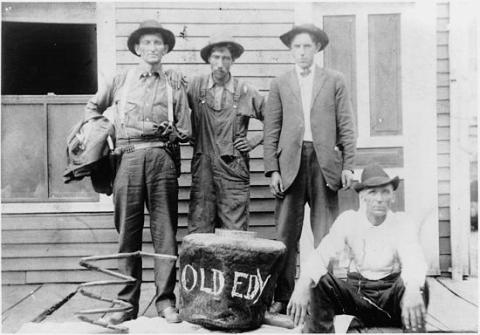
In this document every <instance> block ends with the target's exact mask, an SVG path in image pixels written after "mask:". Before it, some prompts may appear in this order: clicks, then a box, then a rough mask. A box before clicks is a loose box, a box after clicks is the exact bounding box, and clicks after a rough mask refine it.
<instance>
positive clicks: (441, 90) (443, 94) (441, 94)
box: [437, 86, 450, 100]
mask: <svg viewBox="0 0 480 335" xmlns="http://www.w3.org/2000/svg"><path fill="white" fill-rule="evenodd" d="M437 99H438V100H448V99H450V88H449V87H448V86H442V87H440V86H438V87H437Z"/></svg>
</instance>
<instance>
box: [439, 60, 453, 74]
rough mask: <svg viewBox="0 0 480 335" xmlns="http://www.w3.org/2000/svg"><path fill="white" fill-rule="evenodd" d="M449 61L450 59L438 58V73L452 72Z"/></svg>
mask: <svg viewBox="0 0 480 335" xmlns="http://www.w3.org/2000/svg"><path fill="white" fill-rule="evenodd" d="M449 63H450V61H449V60H448V59H439V60H437V73H450V67H449Z"/></svg>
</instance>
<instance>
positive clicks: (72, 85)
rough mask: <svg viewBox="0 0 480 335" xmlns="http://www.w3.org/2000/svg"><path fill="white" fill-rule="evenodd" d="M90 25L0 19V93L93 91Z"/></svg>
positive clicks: (94, 66) (94, 57) (94, 54)
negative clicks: (0, 91)
mask: <svg viewBox="0 0 480 335" xmlns="http://www.w3.org/2000/svg"><path fill="white" fill-rule="evenodd" d="M96 43H97V42H96V27H95V25H94V24H63V23H30V22H27V23H25V22H2V94H12V95H44V94H47V93H55V94H56V95H62V94H93V93H95V92H96V90H97V46H96Z"/></svg>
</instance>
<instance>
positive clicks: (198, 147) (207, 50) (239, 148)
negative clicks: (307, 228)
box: [187, 33, 264, 233]
mask: <svg viewBox="0 0 480 335" xmlns="http://www.w3.org/2000/svg"><path fill="white" fill-rule="evenodd" d="M243 50H244V49H243V47H242V46H241V45H240V44H238V43H236V42H235V41H234V40H233V38H232V37H231V36H228V35H226V34H225V33H220V34H218V35H215V36H212V37H211V39H210V41H209V43H208V45H207V46H205V47H204V48H203V49H202V50H201V51H200V55H201V57H202V59H203V60H204V61H205V62H206V63H209V64H210V66H211V73H210V74H208V75H202V76H199V77H196V78H194V79H193V80H192V82H191V83H190V84H189V88H188V92H187V94H188V100H189V104H190V108H191V109H192V137H193V142H194V143H193V145H194V149H193V159H192V169H191V171H192V187H191V194H190V211H189V216H188V229H189V232H190V233H194V232H195V233H209V232H213V231H214V230H215V228H225V229H236V230H246V229H247V228H248V205H249V199H250V191H249V186H250V174H249V163H248V160H249V156H248V153H249V151H251V150H252V149H254V148H255V147H256V146H257V145H259V144H260V143H261V142H262V141H263V133H262V134H259V135H257V136H255V137H253V138H251V139H247V137H246V136H247V131H248V123H249V120H250V118H252V117H253V118H256V119H258V120H262V121H263V108H264V98H263V96H262V95H260V94H259V92H258V91H257V90H256V89H255V88H254V87H252V86H251V85H249V84H247V83H245V82H242V81H240V80H239V79H238V78H234V77H233V76H232V74H231V73H230V67H231V66H232V64H233V62H234V61H235V60H236V59H237V58H238V57H240V55H241V54H242V53H243Z"/></svg>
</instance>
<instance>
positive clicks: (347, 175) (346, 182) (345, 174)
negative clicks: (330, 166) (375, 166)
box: [342, 170, 353, 189]
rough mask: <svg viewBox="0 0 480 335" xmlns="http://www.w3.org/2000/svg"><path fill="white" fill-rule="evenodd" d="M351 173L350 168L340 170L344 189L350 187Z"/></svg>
mask: <svg viewBox="0 0 480 335" xmlns="http://www.w3.org/2000/svg"><path fill="white" fill-rule="evenodd" d="M352 181H353V173H352V171H350V170H342V187H343V188H344V189H347V188H350V186H352Z"/></svg>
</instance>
